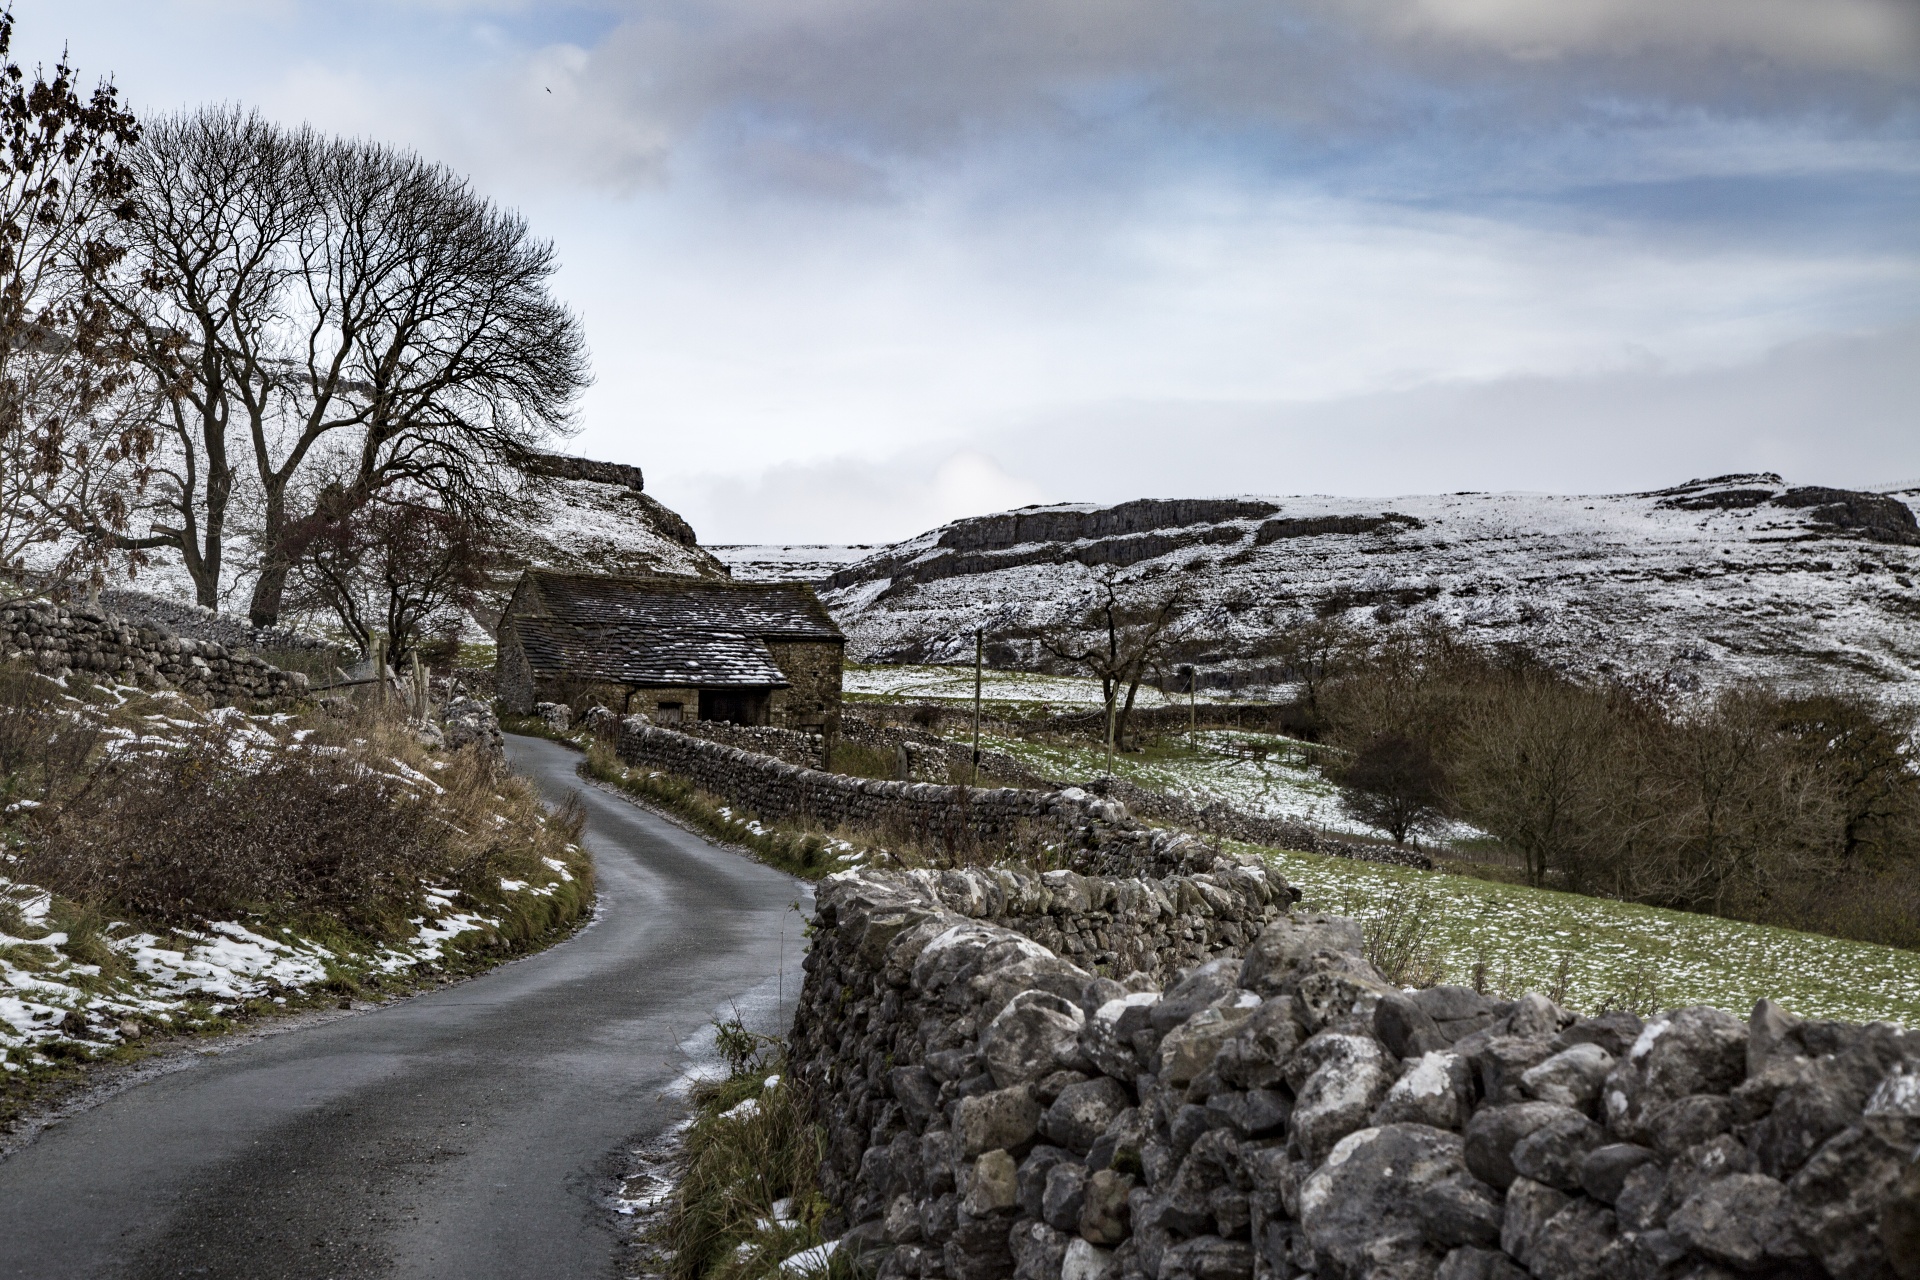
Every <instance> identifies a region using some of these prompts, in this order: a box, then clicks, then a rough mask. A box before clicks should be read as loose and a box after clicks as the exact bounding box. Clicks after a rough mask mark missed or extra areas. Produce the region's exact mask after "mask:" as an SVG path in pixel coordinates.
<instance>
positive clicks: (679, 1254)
mask: <svg viewBox="0 0 1920 1280" xmlns="http://www.w3.org/2000/svg"><path fill="white" fill-rule="evenodd" d="M720 1037H721V1047H722V1049H723V1051H724V1050H726V1049H727V1048H728V1040H729V1037H735V1038H736V1039H735V1044H736V1046H741V1047H745V1048H746V1050H747V1051H745V1052H741V1051H740V1048H739V1047H737V1048H736V1049H735V1050H734V1052H733V1053H731V1054H729V1057H730V1058H731V1062H730V1070H729V1073H728V1075H727V1077H726V1079H724V1080H718V1081H712V1082H709V1083H706V1084H702V1085H698V1086H696V1087H695V1090H694V1095H693V1104H694V1115H693V1122H692V1124H691V1125H690V1126H689V1127H688V1129H687V1133H686V1139H685V1145H684V1149H683V1155H682V1164H681V1169H680V1181H679V1185H678V1186H677V1187H676V1188H675V1190H674V1193H673V1197H672V1201H671V1204H670V1206H669V1208H668V1212H667V1215H666V1220H665V1222H664V1223H663V1224H662V1226H661V1228H660V1235H661V1239H660V1241H659V1243H660V1244H661V1245H662V1246H664V1252H665V1255H666V1258H667V1275H668V1276H669V1277H670V1280H769V1278H771V1277H776V1276H781V1275H783V1274H784V1275H787V1276H792V1275H793V1274H795V1272H796V1271H799V1270H800V1268H799V1267H797V1266H795V1267H792V1268H790V1269H787V1270H785V1271H783V1269H782V1266H781V1264H782V1263H783V1262H786V1261H788V1260H789V1259H792V1258H794V1256H795V1255H796V1254H802V1253H804V1252H805V1251H806V1250H809V1249H814V1248H817V1247H818V1246H820V1245H821V1244H822V1243H823V1242H824V1239H825V1236H824V1227H825V1223H826V1220H827V1217H828V1214H829V1213H830V1212H831V1207H830V1206H829V1205H828V1204H827V1202H826V1200H825V1199H824V1198H823V1197H822V1196H821V1194H820V1189H819V1182H818V1170H819V1168H820V1161H821V1159H822V1157H823V1156H824V1155H825V1154H826V1135H825V1133H824V1132H823V1131H822V1130H821V1129H820V1127H819V1126H818V1125H816V1124H815V1123H814V1122H813V1119H812V1117H811V1115H810V1113H809V1108H808V1105H807V1098H806V1096H805V1095H804V1094H803V1093H802V1091H801V1090H800V1089H799V1087H798V1086H797V1085H796V1084H794V1083H792V1082H791V1081H790V1080H789V1079H788V1078H787V1075H786V1067H785V1058H784V1057H783V1055H782V1053H781V1047H780V1045H779V1043H778V1042H777V1041H772V1040H764V1039H761V1038H759V1037H753V1036H750V1035H748V1033H746V1032H745V1031H743V1030H741V1029H740V1028H739V1026H738V1024H728V1025H724V1026H722V1027H721V1029H720ZM807 1270H808V1271H810V1272H811V1273H812V1274H815V1275H820V1276H826V1277H830V1280H852V1277H853V1269H852V1268H851V1267H850V1266H848V1265H847V1264H846V1262H845V1261H844V1260H843V1259H840V1258H838V1257H837V1256H829V1257H827V1258H823V1259H821V1261H820V1263H819V1265H817V1266H816V1267H813V1268H808V1269H807Z"/></svg>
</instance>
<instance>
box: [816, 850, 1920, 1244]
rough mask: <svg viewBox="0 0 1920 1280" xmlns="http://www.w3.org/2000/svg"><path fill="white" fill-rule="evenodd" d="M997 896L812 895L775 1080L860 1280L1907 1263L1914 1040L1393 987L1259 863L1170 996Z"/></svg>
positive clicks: (1914, 1201)
mask: <svg viewBox="0 0 1920 1280" xmlns="http://www.w3.org/2000/svg"><path fill="white" fill-rule="evenodd" d="M1003 874H1008V875H1010V874H1011V873H999V872H995V873H991V875H989V874H988V873H973V875H974V876H975V877H980V878H978V879H975V880H973V881H970V882H969V883H968V884H967V885H965V886H961V885H958V884H948V883H946V882H944V881H942V880H940V879H939V878H929V877H925V876H902V875H889V874H885V873H878V872H849V873H842V874H841V875H838V876H835V877H832V878H831V879H829V880H828V881H826V882H825V883H824V884H823V885H822V886H821V888H820V891H819V894H818V898H817V905H818V914H817V918H816V925H815V932H814V936H813V943H812V948H811V950H810V952H809V954H808V957H807V960H806V969H807V978H806V985H805V989H804V992H803V994H802V997H801V1002H800V1008H799V1010H798V1013H797V1015H796V1019H795V1024H794V1030H793V1036H792V1043H791V1056H790V1061H791V1064H792V1069H793V1071H794V1072H795V1074H796V1075H797V1076H798V1077H799V1078H800V1079H801V1080H802V1081H804V1083H805V1085H806V1086H807V1088H808V1090H809V1091H810V1094H811V1096H812V1099H813V1104H814V1108H815V1112H816V1114H817V1116H818V1117H819V1119H820V1121H821V1123H822V1124H823V1125H824V1127H825V1129H826V1134H827V1144H826V1158H825V1161H824V1164H823V1168H822V1175H823V1186H824V1189H825V1190H826V1192H827V1194H828V1196H829V1197H830V1198H831V1199H832V1200H833V1201H834V1202H835V1203H837V1204H838V1205H839V1206H841V1208H842V1210H843V1211H844V1214H845V1218H846V1222H847V1226H848V1228H849V1229H848V1231H847V1233H846V1236H845V1237H844V1239H843V1244H842V1247H843V1248H844V1249H851V1250H853V1251H854V1252H856V1253H857V1254H859V1255H860V1256H861V1257H862V1258H863V1260H864V1261H865V1262H866V1263H867V1264H868V1265H870V1266H873V1267H875V1268H877V1270H878V1274H879V1275H880V1276H881V1277H882V1280H892V1278H893V1277H927V1278H929V1280H932V1278H936V1277H938V1278H950V1280H1001V1278H1002V1277H1012V1278H1014V1280H1055V1278H1056V1277H1057V1278H1058V1280H1135V1278H1137V1277H1145V1278H1148V1280H1253V1277H1255V1276H1261V1277H1265V1276H1275V1277H1282V1278H1284V1277H1295V1276H1313V1277H1322V1278H1324V1280H1415V1278H1418V1280H1468V1278H1470V1277H1480V1278H1493V1277H1498V1278H1501V1280H1509V1278H1514V1277H1520V1278H1524V1277H1526V1276H1529V1275H1531V1276H1535V1277H1540V1278H1541V1280H1549V1278H1551V1280H1583V1278H1585V1277H1594V1278H1595V1280H1603V1278H1604V1280H1630V1278H1637V1277H1675V1278H1679V1277H1688V1278H1690V1280H1708V1278H1709V1277H1730V1276H1733V1275H1766V1276H1775V1277H1785V1276H1805V1277H1819V1276H1826V1277H1833V1278H1834V1280H1893V1278H1894V1277H1899V1278H1900V1280H1906V1278H1907V1277H1911V1276H1913V1275H1914V1274H1915V1273H1916V1270H1915V1269H1916V1267H1917V1266H1920V1259H1916V1257H1915V1254H1914V1251H1913V1241H1914V1238H1915V1225H1916V1223H1917V1222H1920V1175H1916V1173H1915V1168H1916V1165H1915V1161H1916V1158H1920V1035H1917V1034H1916V1033H1913V1032H1907V1031H1902V1030H1900V1029H1898V1028H1895V1027H1892V1026H1889V1025H1886V1024H1880V1023H1876V1024H1872V1025H1869V1026H1864V1027H1862V1026H1854V1025H1848V1024H1841V1023H1831V1022H1801V1021H1797V1020H1794V1019H1792V1018H1790V1017H1788V1016H1786V1015H1785V1014H1784V1013H1783V1012H1782V1011H1781V1010H1780V1009H1778V1008H1777V1007H1776V1006H1774V1005H1772V1004H1771V1003H1769V1002H1766V1001H1762V1002H1761V1003H1760V1004H1759V1005H1758V1006H1757V1007H1756V1008H1755V1010H1754V1011H1753V1013H1752V1015H1751V1017H1749V1018H1746V1019H1740V1018H1736V1017H1734V1016H1733V1015H1731V1014H1728V1013H1725V1012H1722V1011H1720V1010H1716V1009H1708V1008H1688V1009H1680V1010H1674V1011H1671V1012H1669V1013H1666V1014H1663V1015H1660V1016H1659V1017H1656V1018H1654V1019H1652V1020H1651V1021H1647V1022H1642V1021H1641V1020H1640V1019H1639V1018H1637V1017H1634V1016H1633V1015H1631V1014H1626V1013H1617V1012H1616V1013H1610V1014H1605V1015H1602V1016H1598V1017H1590V1018H1580V1017H1575V1016H1574V1015H1572V1014H1570V1013H1568V1012H1566V1011H1564V1010H1562V1009H1560V1008H1558V1007H1557V1006H1555V1005H1554V1004H1553V1002H1551V1001H1550V1000H1548V999H1546V998H1545V997H1543V996H1539V995H1528V996H1525V997H1523V998H1521V999H1519V1000H1517V1001H1502V1000H1495V999H1492V998H1490V997H1487V996H1484V995H1480V994H1478V993H1476V992H1474V991H1472V990H1468V989H1465V988H1457V987H1438V988H1433V989H1431V990H1426V991H1416V992H1408V991H1401V990H1397V989H1395V988H1393V987H1392V986H1390V985H1389V984H1387V983H1386V982H1384V981H1383V980H1382V979H1381V977H1380V975H1379V974H1377V973H1376V972H1374V971H1373V969H1372V968H1371V967H1370V966H1369V965H1368V964H1367V962H1366V961H1365V960H1364V959H1363V958H1362V957H1361V956H1360V955H1359V954H1357V952H1358V948H1359V944H1360V935H1359V930H1358V927H1357V926H1355V925H1354V924H1353V923H1352V922H1351V921H1344V920H1338V919H1333V918H1326V917H1316V916H1307V915H1300V914H1279V911H1278V908H1281V907H1283V906H1284V904H1285V902H1286V901H1287V899H1288V898H1289V897H1290V896H1291V895H1289V894H1287V893H1286V892H1285V891H1284V886H1283V885H1282V884H1280V883H1278V882H1277V881H1276V880H1275V878H1274V877H1272V875H1271V874H1270V873H1268V872H1265V871H1263V870H1260V869H1258V868H1256V867H1254V866H1252V865H1250V864H1233V865H1231V866H1225V867H1223V866H1215V867H1212V868H1209V869H1208V870H1207V871H1206V872H1204V873H1202V875H1214V876H1221V875H1227V876H1229V877H1231V876H1233V875H1236V874H1238V875H1244V876H1245V877H1246V888H1247V892H1249V893H1256V892H1264V893H1266V894H1268V895H1270V898H1269V905H1270V906H1273V907H1274V908H1275V909H1276V910H1275V916H1274V918H1273V919H1272V920H1271V922H1270V923H1268V924H1266V926H1265V927H1264V929H1262V930H1261V932H1260V933H1259V934H1258V936H1257V937H1255V938H1253V939H1252V940H1251V941H1249V942H1247V943H1246V944H1244V945H1238V944H1232V943H1227V942H1226V939H1225V937H1224V935H1223V936H1222V937H1221V939H1220V943H1222V944H1225V945H1219V944H1209V945H1219V954H1218V956H1217V957H1216V958H1213V959H1209V960H1206V961H1204V962H1202V963H1199V964H1197V965H1195V966H1193V967H1191V968H1189V969H1187V970H1186V971H1185V972H1184V974H1180V975H1170V978H1177V980H1173V981H1171V984H1170V985H1166V986H1164V987H1163V986H1162V985H1161V984H1159V983H1156V982H1154V981H1152V980H1150V979H1149V978H1148V977H1147V976H1146V975H1143V974H1138V973H1133V974H1124V975H1123V973H1122V971H1121V970H1119V969H1116V968H1113V967H1107V968H1106V969H1104V971H1103V970H1102V968H1101V967H1100V966H1098V965H1095V966H1092V967H1083V966H1082V965H1080V964H1076V963H1074V962H1073V961H1071V960H1069V959H1067V958H1065V957H1063V956H1062V955H1061V954H1060V953H1059V950H1058V949H1056V948H1053V947H1048V946H1043V945H1040V943H1039V942H1038V940H1037V939H1038V938H1039V936H1040V935H1039V934H1038V933H1037V932H1035V931H1034V930H1032V929H1026V930H1022V929H1020V928H1018V927H1016V926H1017V925H1018V924H1019V923H1020V922H1021V921H1023V920H1031V919H1032V918H1033V916H1034V915H1035V914H1036V913H1048V912H1052V911H1053V910H1054V909H1055V907H1054V904H1055V903H1056V902H1058V901H1059V900H1060V899H1061V898H1063V897H1064V898H1070V899H1072V901H1073V902H1077V901H1078V895H1081V894H1086V893H1089V892H1091V891H1090V890H1089V889H1088V888H1087V885H1086V882H1085V880H1084V879H1083V880H1078V881H1074V882H1067V881H1060V882H1058V884H1057V885H1056V884H1050V883H1049V882H1048V881H1047V880H1046V878H1044V877H1043V878H1041V880H1040V883H1039V884H1038V885H1033V884H1028V883H1026V882H1024V881H1021V882H1019V883H1017V884H1016V883H1014V882H1013V881H1005V880H1000V879H997V878H998V877H1000V876H1002V875H1003ZM1256 877H1257V878H1258V879H1259V882H1260V885H1259V889H1258V890H1256V889H1255V886H1254V880H1255V878H1256ZM1191 878H1192V879H1195V880H1198V879H1199V878H1200V876H1194V877H1191ZM989 882H991V884H990V883H989ZM993 884H998V885H999V886H1001V887H1000V888H998V889H995V888H993V887H992V885H993ZM1069 885H1071V891H1070V892H1069V891H1068V890H1067V886H1069ZM996 894H998V895H999V896H998V897H996V896H995V895H996ZM1049 894H1055V895H1058V896H1056V897H1054V898H1051V899H1050V898H1049V897H1048V895H1049ZM981 903H999V904H1000V905H999V906H997V907H994V906H990V905H989V906H981V905H978V904H981ZM1014 907H1017V908H1018V910H1013V909H1012V908H1014ZM958 908H964V909H958ZM1212 909H1213V908H1212V907H1211V906H1208V907H1205V908H1202V907H1200V906H1198V905H1196V906H1195V907H1193V908H1191V911H1192V912H1193V913H1194V914H1196V915H1204V913H1205V912H1206V911H1208V910H1212ZM1066 910H1067V911H1068V913H1069V915H1071V913H1072V911H1073V907H1072V906H1068V907H1067V908H1066ZM1185 914H1186V911H1185V910H1181V911H1176V915H1185ZM1132 919H1133V917H1132V916H1131V915H1122V916H1119V917H1117V918H1116V921H1115V923H1114V925H1113V927H1115V928H1118V929H1122V930H1125V929H1128V928H1131V927H1133V926H1132V924H1131V921H1132ZM1202 949H1204V948H1196V950H1195V951H1194V952H1193V954H1196V955H1197V954H1198V953H1199V951H1200V950H1202ZM1122 976H1124V978H1125V980H1124V981H1122V980H1118V979H1119V978H1120V977H1122Z"/></svg>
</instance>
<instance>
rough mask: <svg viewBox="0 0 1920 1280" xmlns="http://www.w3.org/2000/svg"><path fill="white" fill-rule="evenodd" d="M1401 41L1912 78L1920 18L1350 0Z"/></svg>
mask: <svg viewBox="0 0 1920 1280" xmlns="http://www.w3.org/2000/svg"><path fill="white" fill-rule="evenodd" d="M1346 7H1348V8H1349V9H1351V10H1352V11H1354V12H1356V13H1358V14H1361V15H1363V16H1364V18H1365V19H1366V20H1367V21H1368V22H1369V23H1370V24H1371V25H1373V26H1375V27H1377V28H1379V29H1383V30H1386V31H1389V32H1392V33H1394V34H1396V35H1400V36H1402V37H1413V36H1420V35H1440V36H1444V37H1447V38H1451V39H1454V40H1460V41H1465V42H1472V43H1477V44H1484V45H1488V46H1491V47H1493V48H1496V49H1498V50H1500V51H1501V52H1503V53H1505V54H1507V55H1508V56H1511V57H1514V58H1517V59H1523V60H1539V59H1553V58H1564V57H1568V56H1570V55H1575V54H1583V53H1605V54H1609V55H1616V56H1619V55H1635V54H1645V53H1649V52H1659V51H1667V50H1673V51H1682V52H1686V53H1691V54H1695V55H1715V54H1723V53H1747V54H1759V55H1761V56H1763V57H1765V58H1767V59H1769V60H1771V61H1773V62H1775V63H1777V64H1779V65H1782V66H1787V67H1804V68H1813V69H1820V70H1840V71H1861V72H1871V73H1876V74H1887V75H1893V76H1896V77H1899V78H1903V79H1905V78H1909V77H1911V76H1912V74H1913V59H1914V57H1915V55H1916V52H1917V51H1920V10H1916V9H1915V8H1914V6H1913V5H1911V4H1907V3H1903V0H1414V2H1413V3H1406V2H1405V0H1346Z"/></svg>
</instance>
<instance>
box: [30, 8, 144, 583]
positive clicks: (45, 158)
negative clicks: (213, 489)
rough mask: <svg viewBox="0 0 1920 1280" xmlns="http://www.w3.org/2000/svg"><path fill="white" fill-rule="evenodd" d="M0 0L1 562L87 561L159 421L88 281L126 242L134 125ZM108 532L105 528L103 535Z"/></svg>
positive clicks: (138, 481) (108, 546)
mask: <svg viewBox="0 0 1920 1280" xmlns="http://www.w3.org/2000/svg"><path fill="white" fill-rule="evenodd" d="M12 41H13V16H12V15H11V14H10V13H4V12H0V572H5V573H7V574H9V575H17V574H19V573H20V572H21V571H22V570H23V569H25V568H26V567H27V563H26V562H27V559H28V556H29V554H30V553H31V552H33V551H35V550H36V549H39V548H50V547H51V545H52V544H60V545H61V546H63V547H64V554H62V555H60V556H59V557H57V563H42V564H40V565H39V566H38V567H40V568H44V569H51V570H53V571H55V572H57V573H59V572H71V571H73V570H75V569H78V568H80V567H82V566H83V565H85V566H87V567H90V568H91V569H92V571H93V573H94V575H95V580H96V582H97V580H98V574H99V570H100V562H101V560H102V559H103V558H104V557H105V556H106V555H107V554H108V553H109V552H110V551H111V550H113V549H114V546H115V543H114V541H113V535H114V534H117V533H119V532H121V531H124V529H125V528H126V525H127V520H128V517H129V515H130V502H131V501H132V500H133V499H134V498H136V497H137V495H138V492H139V490H140V488H141V485H142V484H143V482H144V480H145V477H146V470H145V468H146V461H147V458H148V455H149V452H150V448H151V443H152V435H151V427H150V423H149V422H148V421H147V419H146V418H145V416H144V413H143V411H144V410H145V409H146V408H147V406H146V404H145V403H144V402H143V399H142V386H141V384H140V380H139V378H138V376H137V375H138V370H137V367H136V366H135V365H134V364H133V363H132V361H131V359H130V358H129V357H130V352H129V350H128V348H127V345H126V343H125V342H124V340H123V338H124V335H123V333H122V331H121V329H120V327H119V326H118V325H117V324H116V323H115V316H114V313H113V311H112V308H111V307H109V306H108V305H107V304H106V301H105V299H104V298H103V296H102V295H101V293H100V291H99V289H98V287H97V282H98V281H99V280H101V279H103V278H105V277H107V276H109V275H111V274H112V273H113V272H114V271H115V270H116V269H117V268H118V266H119V264H120V262H121V260H122V258H123V257H124V255H125V251H126V250H125V245H124V242H123V240H122V238H121V236H122V232H123V230H124V227H125V225H126V223H127V220H128V219H129V217H130V216H131V214H132V212H133V209H132V205H131V204H130V202H129V193H130V192H131V189H132V185H133V180H132V175H131V174H130V173H129V172H128V170H127V168H126V166H125V164H124V163H123V152H124V150H125V148H127V147H128V146H130V145H131V144H132V143H133V142H134V141H136V140H137V138H138V136H139V129H138V126H137V124H136V123H135V121H134V118H133V116H132V115H131V114H130V113H129V112H127V111H125V110H122V109H121V107H120V105H119V100H118V96H117V93H116V91H115V89H114V87H113V85H112V84H110V83H106V82H103V83H101V84H99V85H98V86H96V87H95V88H94V90H93V92H92V94H91V95H87V94H83V93H82V92H80V91H79V90H78V89H77V88H76V87H75V82H76V74H75V72H74V69H73V68H72V67H70V66H69V65H67V63H66V62H65V60H64V59H63V60H62V61H61V62H59V63H57V64H55V66H54V68H53V72H52V74H51V76H49V75H47V74H46V73H45V72H43V71H38V70H36V71H35V72H34V74H33V75H32V76H31V77H29V76H28V75H27V74H26V73H25V72H24V71H22V70H21V68H20V67H19V65H18V64H16V63H15V62H13V61H12V59H11V57H9V56H8V55H9V54H10V52H11V47H12ZM103 534H104V535H105V536H102V535H103Z"/></svg>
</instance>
